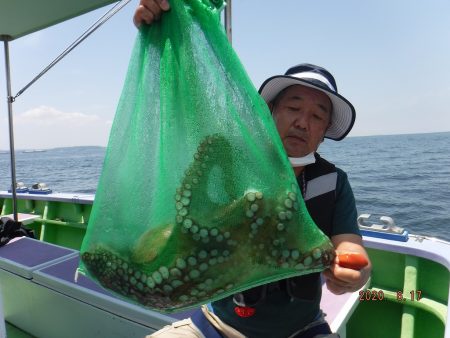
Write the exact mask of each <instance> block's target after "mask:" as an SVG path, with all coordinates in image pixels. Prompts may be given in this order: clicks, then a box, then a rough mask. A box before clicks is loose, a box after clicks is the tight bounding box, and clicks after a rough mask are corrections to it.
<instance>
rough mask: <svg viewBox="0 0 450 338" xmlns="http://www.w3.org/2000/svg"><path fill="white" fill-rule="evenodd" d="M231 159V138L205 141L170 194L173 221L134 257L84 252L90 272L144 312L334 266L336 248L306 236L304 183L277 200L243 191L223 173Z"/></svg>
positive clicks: (102, 248)
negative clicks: (214, 178)
mask: <svg viewBox="0 0 450 338" xmlns="http://www.w3.org/2000/svg"><path fill="white" fill-rule="evenodd" d="M232 154H233V148H232V146H231V144H230V143H229V142H228V141H227V139H226V138H225V137H223V136H220V135H218V134H215V135H209V136H207V137H205V138H204V139H203V141H202V142H200V144H199V145H198V147H197V148H196V150H195V151H194V153H193V155H192V162H191V163H190V164H189V166H188V168H183V169H185V170H184V171H182V172H184V176H183V177H182V179H181V180H180V182H179V185H178V187H177V188H176V189H175V192H174V193H173V194H171V196H170V200H171V201H172V203H173V204H172V206H171V208H172V210H173V213H174V216H173V217H174V218H173V220H172V221H170V220H169V222H168V224H161V225H158V226H155V227H153V228H151V229H149V230H148V231H146V232H145V233H144V234H142V235H141V236H140V237H139V239H138V240H137V241H136V244H135V245H134V246H133V247H132V248H131V249H129V250H128V251H124V252H116V251H115V250H113V249H110V248H108V247H107V246H106V245H98V246H97V247H93V248H91V250H89V251H87V252H84V253H82V256H81V258H82V260H83V262H84V264H85V266H86V268H87V269H88V271H89V272H90V274H91V275H93V276H95V277H96V278H97V279H98V281H99V282H100V283H101V284H102V285H103V286H105V287H107V288H109V289H111V290H113V291H114V292H116V293H118V294H120V295H122V296H123V297H126V298H129V299H132V300H134V301H135V302H137V303H139V304H142V305H143V306H146V307H149V308H152V309H157V310H161V311H168V310H169V311H173V310H177V309H183V308H186V307H192V306H194V305H198V304H200V303H204V302H207V301H209V300H211V299H213V298H216V297H219V296H224V295H227V294H230V293H233V292H237V291H236V290H238V291H240V290H241V289H240V287H242V285H249V284H248V283H249V282H251V281H255V280H257V279H258V278H261V276H262V275H263V273H264V272H265V273H266V274H267V275H270V274H277V273H278V271H280V269H286V270H285V271H284V272H289V271H290V272H292V276H294V275H299V274H303V273H304V272H305V271H319V270H321V269H324V268H326V267H327V266H329V265H330V264H331V262H332V261H333V260H334V255H335V254H334V250H333V247H332V245H331V243H330V242H326V241H322V242H319V244H314V243H316V242H314V243H311V244H309V243H308V242H307V241H306V239H309V238H308V236H309V235H308V234H306V235H305V237H306V239H305V238H302V237H301V236H302V234H303V232H302V231H303V230H302V227H303V225H301V221H300V217H303V216H301V215H300V214H299V213H297V211H298V210H299V209H300V206H301V205H302V204H301V203H302V201H301V195H300V192H299V187H298V184H297V183H296V182H295V183H289V185H288V189H285V190H282V191H280V192H279V193H278V194H275V196H274V193H272V192H269V191H266V190H264V189H263V188H258V187H252V188H249V189H247V190H245V191H239V190H238V189H239V188H238V187H237V186H236V184H235V177H234V176H233V175H235V174H227V171H226V170H225V168H224V167H222V166H223V165H224V164H226V165H227V166H230V165H231V164H232V162H233V155H232ZM213 168H214V170H216V174H217V172H220V173H221V174H222V175H223V177H222V179H223V182H222V185H223V187H222V188H223V189H224V190H223V193H221V195H220V196H219V197H220V198H218V199H217V198H216V199H213V198H210V195H211V193H214V191H212V192H211V191H210V190H209V189H211V185H210V184H209V185H208V180H210V179H211V175H213V174H212V171H213ZM227 168H228V167H227ZM222 188H221V189H222ZM313 230H314V229H313ZM314 236H316V234H314ZM322 236H323V235H322ZM311 237H313V236H311ZM316 237H318V236H316ZM320 243H324V244H320ZM305 247H307V248H308V249H307V250H305Z"/></svg>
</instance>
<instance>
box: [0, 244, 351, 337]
mask: <svg viewBox="0 0 450 338" xmlns="http://www.w3.org/2000/svg"><path fill="white" fill-rule="evenodd" d="M78 262H79V254H78V252H77V251H76V250H72V249H68V248H63V247H59V246H56V245H53V244H49V243H45V242H41V241H37V240H33V239H30V238H21V239H18V240H16V241H14V242H10V243H9V244H8V245H6V246H5V247H3V248H1V249H0V283H1V285H2V290H1V291H2V295H3V301H4V305H5V306H4V308H5V318H6V320H7V331H8V337H26V336H27V334H26V332H28V333H29V335H28V336H38V337H63V336H64V337H70V336H71V335H72V334H71V332H73V333H74V334H73V336H74V337H75V336H76V337H80V336H82V337H103V336H124V337H125V336H126V337H144V336H145V335H146V334H149V333H151V332H153V331H155V330H158V329H159V328H161V327H163V326H164V325H167V324H170V323H172V322H173V321H176V320H179V319H182V318H186V317H189V315H190V313H191V311H188V312H181V313H176V314H170V315H165V314H161V313H157V312H154V311H151V310H146V309H144V308H142V307H140V306H137V305H134V304H131V303H129V302H126V301H123V300H121V299H119V298H117V297H116V296H114V295H113V294H111V293H109V292H108V291H106V290H104V289H103V288H101V287H100V286H98V285H97V284H96V283H94V282H93V281H92V280H90V279H89V278H87V277H85V276H83V275H79V276H78V280H77V282H75V280H74V276H75V272H76V269H77V267H78ZM323 293H324V297H323V302H322V308H323V311H324V312H325V313H326V314H327V320H328V321H329V322H330V323H334V322H335V324H332V325H338V323H339V321H340V320H342V318H341V317H340V313H341V311H342V309H343V308H344V307H343V305H344V304H345V303H346V302H349V301H351V302H354V301H352V295H353V294H346V295H341V296H335V295H332V294H331V293H329V291H328V290H327V289H326V287H325V286H324V289H323ZM353 298H354V297H353ZM55 319H57V320H55ZM80 323H83V325H80ZM17 327H20V328H21V330H23V331H24V332H22V331H20V330H18V329H17Z"/></svg>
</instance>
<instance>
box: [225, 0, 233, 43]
mask: <svg viewBox="0 0 450 338" xmlns="http://www.w3.org/2000/svg"><path fill="white" fill-rule="evenodd" d="M224 21H225V32H226V33H227V37H228V41H230V44H232V31H231V0H228V1H227V5H226V6H225V18H224Z"/></svg>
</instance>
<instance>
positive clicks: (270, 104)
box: [267, 101, 273, 115]
mask: <svg viewBox="0 0 450 338" xmlns="http://www.w3.org/2000/svg"><path fill="white" fill-rule="evenodd" d="M267 106H268V107H269V110H270V112H271V113H272V115H273V101H272V102H269V103H268V104H267Z"/></svg>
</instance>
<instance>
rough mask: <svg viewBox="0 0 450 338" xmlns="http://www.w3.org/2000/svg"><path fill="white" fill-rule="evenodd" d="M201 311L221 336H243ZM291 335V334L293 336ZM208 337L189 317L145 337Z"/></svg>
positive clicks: (328, 337) (326, 337)
mask: <svg viewBox="0 0 450 338" xmlns="http://www.w3.org/2000/svg"><path fill="white" fill-rule="evenodd" d="M202 311H203V313H204V315H205V317H206V318H207V319H208V320H209V322H210V323H211V324H212V325H213V326H214V327H215V328H216V329H217V331H219V332H220V334H221V335H222V336H224V337H225V338H245V336H244V335H243V334H241V333H239V332H238V331H236V330H235V329H233V328H232V327H231V326H229V325H227V324H225V323H224V322H222V321H221V320H220V319H219V317H217V316H216V315H215V314H214V313H211V312H209V311H208V308H207V307H206V306H202ZM323 321H324V318H323V315H322V318H321V319H319V320H318V321H317V322H314V323H311V324H310V325H308V326H307V327H305V328H303V329H302V330H300V331H298V332H296V333H295V334H294V335H297V334H299V333H301V332H302V331H304V330H307V329H309V328H310V327H312V326H314V325H317V324H320V323H321V322H323ZM294 335H293V336H294ZM170 337H173V338H187V337H190V338H208V337H205V336H204V335H203V334H202V333H201V332H200V330H199V329H198V328H197V327H196V326H195V325H194V323H193V322H192V320H191V318H187V319H183V320H180V321H178V322H175V323H173V324H172V325H167V326H165V327H163V328H162V329H161V330H159V331H157V332H155V333H153V334H151V335H149V336H147V337H146V338H170ZM316 337H317V338H320V337H323V338H339V335H338V334H335V333H334V334H331V335H328V334H327V335H319V336H316Z"/></svg>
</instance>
